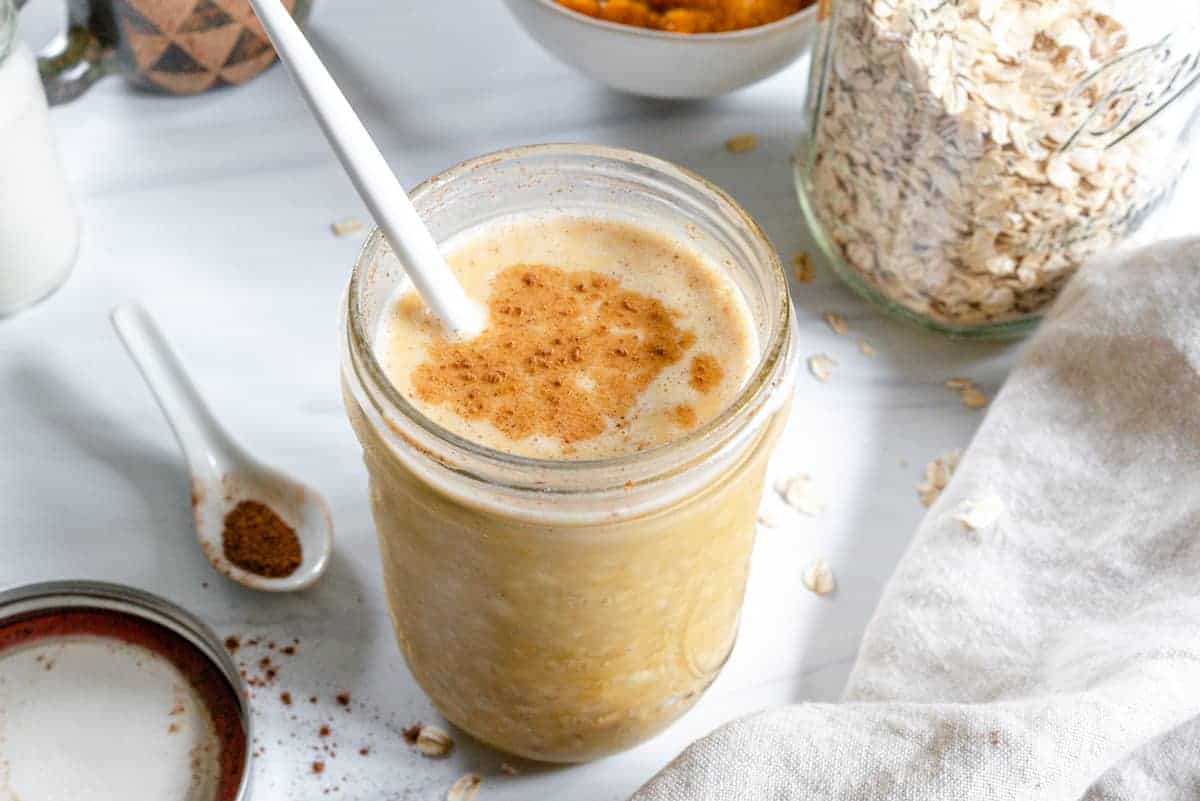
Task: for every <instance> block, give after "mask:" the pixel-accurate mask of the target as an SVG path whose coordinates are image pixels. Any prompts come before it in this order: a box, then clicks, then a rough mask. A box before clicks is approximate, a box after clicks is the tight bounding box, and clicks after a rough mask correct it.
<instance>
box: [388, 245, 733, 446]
mask: <svg viewBox="0 0 1200 801" xmlns="http://www.w3.org/2000/svg"><path fill="white" fill-rule="evenodd" d="M488 307H489V311H490V313H491V323H490V325H489V326H488V328H487V329H486V330H485V331H484V332H483V333H482V334H481V335H480V336H478V337H476V338H475V339H472V340H469V341H466V342H452V341H447V340H445V339H435V340H434V342H433V343H432V344H431V346H430V348H429V358H428V359H427V360H426V361H425V362H424V363H422V364H421V365H419V366H418V367H417V369H416V370H415V371H414V373H413V379H412V383H413V388H414V390H415V392H416V393H417V396H418V397H419V398H420V399H421V400H423V401H425V402H427V403H437V404H449V405H451V406H452V407H453V409H454V411H455V412H456V413H457V414H458V415H460V416H462V417H464V418H466V419H479V418H484V419H487V420H488V421H489V422H491V423H492V425H494V426H495V427H496V428H497V429H499V430H500V431H501V432H503V433H504V434H506V435H507V436H509V437H511V438H512V439H514V440H520V439H524V438H525V437H528V436H530V435H533V434H543V435H546V436H551V437H557V438H559V439H561V440H562V441H563V442H564V443H568V444H569V443H571V442H576V441H579V440H586V439H590V438H592V437H596V436H599V435H600V434H601V433H603V432H604V431H605V429H606V428H607V426H608V424H609V421H613V422H614V423H617V424H619V423H620V421H621V420H622V418H624V417H625V415H626V414H627V413H628V412H629V411H630V409H631V408H632V407H633V405H634V402H635V401H636V400H637V396H638V394H639V393H640V392H641V391H642V390H644V389H645V388H646V387H647V386H649V385H650V383H651V382H652V381H654V379H655V378H656V377H657V376H658V375H659V373H661V372H662V370H663V369H664V368H666V367H667V366H669V365H672V364H674V363H675V362H678V361H679V360H680V359H682V358H683V355H684V353H685V352H686V351H687V350H688V349H689V348H691V347H692V345H693V344H694V343H695V341H696V336H695V334H694V333H693V332H691V331H688V330H683V329H680V328H679V327H678V326H676V325H675V319H676V313H675V312H673V311H672V310H671V309H669V308H668V307H666V306H665V305H663V303H662V302H661V301H659V300H657V299H655V298H652V297H648V296H646V295H643V294H640V293H637V292H631V291H628V290H625V289H622V288H621V285H620V284H619V283H618V282H617V281H616V280H614V279H612V278H609V277H608V276H605V275H602V274H600V273H596V272H566V271H564V270H561V269H558V268H557V267H552V266H549V265H515V266H512V267H509V268H507V269H505V270H503V271H501V272H500V273H498V274H497V275H496V277H495V280H494V283H493V287H492V293H491V297H490V298H489V301H488ZM709 358H710V359H711V357H709ZM714 366H715V368H716V371H717V380H719V372H720V366H719V365H716V362H715V360H712V364H711V365H709V366H708V367H706V368H704V370H705V377H704V379H703V380H704V381H706V382H708V381H710V372H709V371H710V370H711V369H712V367H714ZM692 380H693V385H695V381H696V379H695V369H694V368H693V379H692Z"/></svg>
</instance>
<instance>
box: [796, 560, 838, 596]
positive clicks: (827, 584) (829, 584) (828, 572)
mask: <svg viewBox="0 0 1200 801" xmlns="http://www.w3.org/2000/svg"><path fill="white" fill-rule="evenodd" d="M802 579H803V581H804V586H805V587H807V588H808V589H809V591H811V592H814V593H816V594H817V595H828V594H829V593H831V592H833V590H834V588H835V587H836V586H837V582H836V580H835V579H834V577H833V570H832V569H831V568H830V567H829V563H828V562H826V561H825V560H824V559H815V560H813V561H812V562H811V563H810V564H809V565H808V567H806V568H804V575H803V576H802Z"/></svg>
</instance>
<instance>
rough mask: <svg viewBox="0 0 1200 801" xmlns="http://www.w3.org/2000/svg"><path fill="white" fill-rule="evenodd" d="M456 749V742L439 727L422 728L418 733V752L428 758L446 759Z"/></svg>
mask: <svg viewBox="0 0 1200 801" xmlns="http://www.w3.org/2000/svg"><path fill="white" fill-rule="evenodd" d="M452 748H454V740H453V739H451V737H450V735H449V734H447V733H446V732H445V731H444V730H442V729H439V728H438V727H437V726H422V727H421V729H420V731H418V732H417V750H418V751H420V752H421V753H422V754H423V755H424V756H427V757H435V758H436V757H444V756H446V755H447V754H449V753H450V749H452Z"/></svg>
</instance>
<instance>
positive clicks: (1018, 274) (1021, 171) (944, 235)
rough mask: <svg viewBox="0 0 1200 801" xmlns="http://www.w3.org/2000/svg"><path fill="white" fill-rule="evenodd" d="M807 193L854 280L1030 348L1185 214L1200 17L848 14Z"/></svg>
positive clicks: (866, 10) (964, 10)
mask: <svg viewBox="0 0 1200 801" xmlns="http://www.w3.org/2000/svg"><path fill="white" fill-rule="evenodd" d="M810 80H811V86H810V91H809V98H808V113H809V126H808V131H807V134H806V136H805V138H804V139H803V141H802V142H801V143H800V148H799V151H798V153H797V158H796V165H797V186H798V189H799V193H800V199H801V204H802V206H803V208H804V212H805V215H806V217H807V219H808V222H809V224H810V226H811V228H812V230H813V231H814V235H815V237H816V239H817V242H818V244H819V246H820V247H821V249H822V250H823V251H824V253H825V255H826V256H827V258H828V260H829V262H830V263H831V264H832V265H833V267H834V269H835V270H836V271H837V272H838V274H839V275H840V276H841V277H842V278H843V279H844V280H845V281H846V283H848V284H849V285H850V286H851V287H852V288H854V289H855V290H857V291H858V292H859V293H860V294H862V295H864V296H866V297H867V298H869V299H871V300H873V301H875V302H877V303H878V304H879V305H881V306H883V307H884V308H885V309H886V310H888V311H889V312H892V313H894V314H895V315H897V316H900V317H902V318H906V319H908V320H912V321H916V322H918V323H920V324H923V325H925V326H927V327H930V328H933V329H937V330H940V331H943V332H945V333H948V334H951V335H956V336H977V337H990V338H1005V337H1013V336H1017V335H1020V334H1023V333H1024V332H1026V331H1028V330H1029V329H1030V328H1031V327H1032V325H1033V324H1034V323H1035V322H1036V320H1037V319H1038V317H1039V316H1040V314H1041V312H1042V311H1043V309H1044V308H1045V307H1046V305H1047V304H1049V303H1050V302H1051V301H1052V300H1053V299H1054V297H1055V295H1056V294H1057V293H1058V291H1059V289H1060V288H1061V287H1062V286H1063V284H1064V283H1065V282H1066V280H1067V279H1068V278H1069V277H1070V276H1071V274H1072V273H1073V272H1074V271H1075V270H1076V269H1077V268H1078V267H1079V266H1080V264H1082V263H1083V262H1084V261H1086V260H1087V259H1088V258H1089V257H1091V256H1092V255H1093V254H1096V253H1100V252H1103V251H1107V250H1110V249H1112V248H1114V247H1117V246H1119V245H1120V244H1121V243H1122V242H1123V241H1124V240H1126V239H1127V238H1128V237H1130V236H1131V234H1133V233H1134V232H1135V231H1136V230H1137V229H1138V228H1139V226H1141V225H1142V224H1143V222H1145V221H1146V219H1147V218H1148V217H1150V216H1152V212H1154V210H1155V208H1156V207H1157V206H1158V205H1159V204H1161V203H1162V202H1163V201H1164V200H1165V199H1166V198H1168V197H1169V195H1170V193H1171V190H1172V189H1173V187H1174V185H1175V183H1176V181H1177V180H1178V178H1179V176H1180V174H1181V173H1182V172H1183V171H1184V168H1185V166H1186V164H1187V162H1188V158H1189V156H1190V154H1191V150H1192V148H1193V145H1194V142H1195V139H1196V129H1197V118H1198V116H1200V115H1198V109H1200V90H1197V89H1196V84H1197V83H1198V82H1200V5H1198V4H1197V3H1196V2H1195V0H1118V2H1116V3H1114V2H1111V0H1057V1H1056V2H1042V1H1041V0H1037V1H1036V2H1035V1H1034V0H950V1H949V2H947V0H837V2H835V3H834V4H833V7H832V14H831V15H830V16H829V17H828V18H827V19H826V20H825V21H824V22H823V25H822V30H821V32H820V38H819V41H818V44H817V46H816V50H815V51H814V55H813V69H812V73H811V76H810Z"/></svg>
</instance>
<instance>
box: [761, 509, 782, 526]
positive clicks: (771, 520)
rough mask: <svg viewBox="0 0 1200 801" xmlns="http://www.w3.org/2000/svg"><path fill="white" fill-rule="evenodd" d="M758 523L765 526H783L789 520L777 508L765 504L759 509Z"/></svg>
mask: <svg viewBox="0 0 1200 801" xmlns="http://www.w3.org/2000/svg"><path fill="white" fill-rule="evenodd" d="M758 524H759V525H760V526H762V527H764V528H783V527H784V525H786V524H787V520H785V519H784V517H783V515H781V514H780V513H779V511H778V510H777V509H774V508H772V507H770V506H764V507H763V508H761V509H759V510H758Z"/></svg>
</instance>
